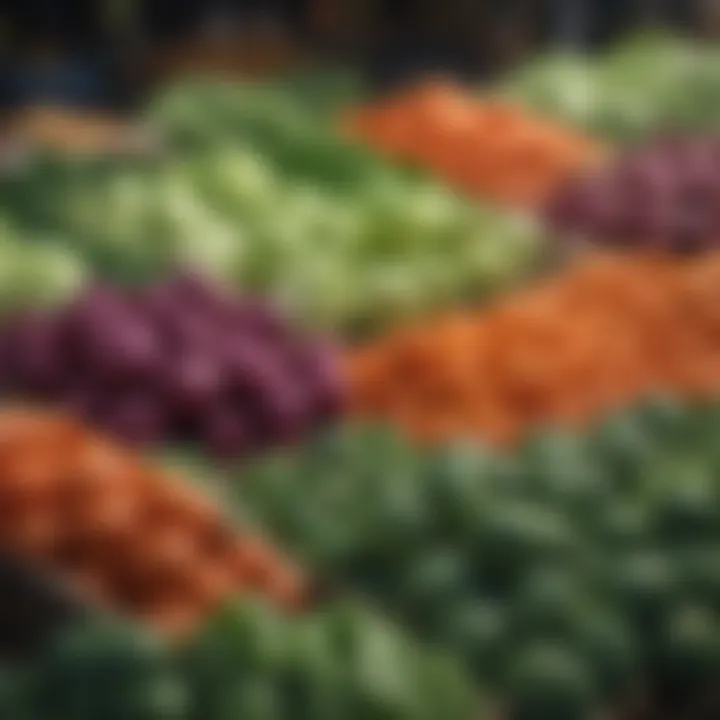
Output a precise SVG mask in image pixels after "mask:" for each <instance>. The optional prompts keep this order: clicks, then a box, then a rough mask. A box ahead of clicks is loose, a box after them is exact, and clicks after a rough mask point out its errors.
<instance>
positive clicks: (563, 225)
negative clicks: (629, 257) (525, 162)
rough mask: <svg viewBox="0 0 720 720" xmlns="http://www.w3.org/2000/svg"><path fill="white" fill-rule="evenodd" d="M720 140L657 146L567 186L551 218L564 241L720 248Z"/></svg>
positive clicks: (679, 141) (553, 202)
mask: <svg viewBox="0 0 720 720" xmlns="http://www.w3.org/2000/svg"><path fill="white" fill-rule="evenodd" d="M719 201H720V138H717V137H706V138H701V137H687V138H671V139H665V140H658V141H656V142H654V143H650V144H649V145H647V146H644V147H642V148H640V149H637V150H634V151H632V152H630V153H628V154H627V155H621V156H620V157H619V158H618V160H617V161H616V162H615V163H614V164H613V165H611V166H610V167H609V168H605V169H603V171H602V172H599V173H591V174H588V175H587V176H585V177H582V178H579V179H577V180H575V181H572V182H570V183H568V184H567V185H566V186H565V187H563V188H561V189H560V190H559V191H558V192H557V193H556V194H555V195H554V196H553V197H552V198H551V199H550V201H549V202H548V205H547V208H546V212H545V214H546V216H547V219H548V220H549V223H550V226H551V227H552V229H553V230H554V231H555V232H556V233H558V234H560V235H562V234H565V235H567V236H571V237H577V238H581V239H582V240H585V241H590V242H595V243H600V244H604V245H611V246H612V245H614V246H619V247H625V248H626V247H641V248H645V249H655V250H661V251H664V250H669V251H676V252H693V251H698V250H707V249H712V248H714V247H717V245H718V244H719V243H720V214H719V213H718V210H717V206H718V202H719Z"/></svg>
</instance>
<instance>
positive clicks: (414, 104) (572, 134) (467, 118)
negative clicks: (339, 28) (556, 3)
mask: <svg viewBox="0 0 720 720" xmlns="http://www.w3.org/2000/svg"><path fill="white" fill-rule="evenodd" d="M344 125H345V128H346V130H347V132H348V133H349V134H350V135H351V136H354V137H357V138H359V139H362V140H364V141H366V142H367V143H368V144H369V145H370V146H372V147H376V148H378V149H379V150H381V151H382V152H384V153H386V154H388V155H389V156H390V157H393V158H397V159H399V160H403V161H406V162H408V163H411V164H413V165H417V166H419V167H422V168H424V169H428V170H430V171H432V172H433V174H434V175H436V176H437V177H440V178H442V179H443V180H445V181H446V182H449V183H450V184H451V185H453V186H454V187H457V188H459V189H461V190H463V191H466V192H468V193H470V194H471V195H472V196H473V197H477V198H481V199H490V200H495V201H501V202H503V203H509V204H512V205H519V206H521V207H528V206H534V205H536V204H537V203H538V202H542V201H543V200H544V199H545V198H546V197H547V195H548V193H550V192H552V190H554V189H555V188H556V187H557V186H558V184H560V183H562V182H563V181H564V180H565V179H566V178H567V177H568V176H569V175H572V174H574V173H575V172H577V170H578V169H580V168H584V167H587V166H588V165H592V164H593V163H595V162H597V161H598V160H599V159H600V157H601V153H600V148H599V146H597V145H596V144H595V143H593V142H592V141H591V140H589V139H587V138H585V137H583V136H582V135H581V134H580V133H578V132H577V131H575V130H574V129H570V128H565V127H561V126H558V125H556V124H555V123H554V122H551V121H548V120H546V119H544V118H540V117H536V116H533V115H531V114H530V113H529V112H528V111H527V110H526V109H524V108H523V107H521V106H516V105H513V104H511V103H508V102H506V101H504V100H489V99H484V100H479V99H476V98H474V97H472V96H471V95H469V94H468V93H467V91H465V90H463V89H461V88H460V87H456V86H454V85H450V84H449V83H446V82H439V83H434V84H433V83H430V84H424V85H420V86H419V87H417V88H414V89H413V90H410V91H408V92H406V93H404V94H402V95H400V96H397V97H391V98H390V99H388V100H382V101H379V102H377V103H375V104H370V105H369V106H366V107H361V108H359V109H357V110H355V111H354V112H350V113H349V114H348V116H347V117H346V118H345V121H344Z"/></svg>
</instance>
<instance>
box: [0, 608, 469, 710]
mask: <svg viewBox="0 0 720 720" xmlns="http://www.w3.org/2000/svg"><path fill="white" fill-rule="evenodd" d="M480 707H481V706H480V705H479V703H478V700H477V699H476V697H475V694H474V691H473V689H472V686H471V684H470V683H469V682H468V680H467V679H466V678H465V676H464V675H463V673H462V672H461V671H460V670H458V669H457V668H456V667H455V666H454V664H453V663H452V662H448V661H446V660H444V659H443V658H440V657H435V656H434V655H433V654H432V653H429V652H428V651H426V650H424V649H423V648H419V647H418V646H416V644H414V643H412V642H411V641H409V640H408V639H407V638H406V637H404V636H403V635H401V634H400V633H398V631H397V630H396V629H394V628H392V627H389V626H388V625H387V624H386V623H383V622H382V621H380V620H379V619H377V618H375V617H374V616H373V615H372V614H371V613H369V612H367V611H364V610H362V609H360V608H357V607H354V606H351V605H341V606H337V607H333V608H329V609H328V610H325V611H323V612H318V613H314V614H312V615H308V616H303V617H292V618H290V617H287V616H284V615H282V614H280V613H277V612H274V611H273V610H272V609H270V608H268V607H265V606H262V605H260V604H258V603H252V602H249V601H244V602H241V603H237V604H235V605H233V606H232V607H230V608H228V609H227V610H225V611H223V612H222V613H221V614H220V615H218V616H217V617H216V618H215V619H213V620H212V621H211V622H210V623H209V625H208V626H207V628H206V629H205V630H204V631H203V632H202V633H201V634H200V635H199V636H198V637H197V638H196V639H194V640H192V641H191V642H190V643H189V644H188V645H187V646H186V647H184V648H181V649H179V650H178V649H172V648H170V647H168V646H167V645H166V644H164V643H162V642H161V641H159V640H158V639H157V638H155V637H154V636H152V635H150V634H148V633H147V632H146V631H143V630H142V629H141V628H138V627H133V626H131V625H128V624H126V623H120V622H117V621H115V620H109V619H106V618H101V617H95V616H91V617H89V618H87V619H85V620H84V621H83V622H80V623H77V624H76V625H73V626H71V627H69V628H68V629H67V630H65V631H63V632H62V633H61V634H60V635H59V636H58V637H56V638H55V639H54V640H53V641H52V642H51V643H50V645H49V646H48V647H47V649H45V651H44V652H43V653H42V654H41V656H40V657H39V658H38V659H36V660H35V661H34V662H33V663H31V664H30V665H29V666H28V667H26V668H23V669H21V670H20V671H15V672H13V673H12V674H9V673H6V674H5V675H4V676H3V685H2V692H1V693H0V711H1V712H2V716H3V717H4V718H8V720H21V718H26V717H27V718H38V719H39V718H42V720H98V718H108V720H240V719H242V720H270V719H271V718H272V719H275V720H291V719H292V720H298V719H304V718H307V719H308V720H310V719H312V720H364V719H365V718H380V717H382V718H387V720H445V719H446V718H453V719H457V720H475V718H478V717H480V718H482V717H483V714H482V713H478V711H479V710H480Z"/></svg>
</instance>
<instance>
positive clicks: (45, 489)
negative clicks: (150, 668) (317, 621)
mask: <svg viewBox="0 0 720 720" xmlns="http://www.w3.org/2000/svg"><path fill="white" fill-rule="evenodd" d="M0 551H2V552H9V553H15V554H16V555H17V556H18V557H21V558H25V559H29V560H31V561H32V562H33V563H35V564H36V565H37V566H38V567H39V568H43V569H44V570H46V571H49V572H50V573H51V575H52V576H53V577H55V578H57V579H58V580H59V581H60V582H62V583H66V584H67V585H68V586H69V587H70V588H73V589H75V590H78V591H79V592H80V593H81V594H83V595H84V596H85V597H86V598H87V599H89V600H91V601H92V602H96V603H99V604H101V605H102V606H105V607H109V608H112V609H115V610H118V611H120V612H122V613H125V614H128V615H130V616H132V617H137V618H141V619H147V620H148V621H150V622H151V623H153V624H155V625H156V626H157V627H158V629H160V630H161V631H164V632H167V633H169V634H171V635H174V634H175V633H184V632H185V631H187V630H190V629H192V627H193V626H194V625H195V623H196V622H197V621H199V620H201V619H202V617H204V616H205V614H206V613H208V612H210V611H212V609H213V608H214V607H215V606H217V605H218V603H221V602H223V601H224V600H226V599H227V597H228V596H229V595H232V594H233V593H235V592H238V591H242V590H247V591H253V592H259V593H262V594H264V595H265V596H267V597H269V598H271V599H273V600H275V601H277V602H279V603H280V604H281V605H282V606H285V607H294V606H295V605H296V603H298V602H299V601H300V599H301V596H302V581H301V579H300V578H299V576H298V575H297V574H296V573H295V572H294V570H292V569H291V568H290V567H289V566H285V565H284V563H283V562H282V561H281V560H280V558H279V557H278V556H276V555H275V553H274V552H273V550H272V549H270V548H269V547H268V546H266V545H265V544H263V543H262V542H260V541H258V540H257V539H256V538H253V537H249V536H246V535H244V534H240V533H239V532H238V531H236V530H235V529H233V528H231V527H230V526H228V524H226V522H225V519H224V518H223V517H222V516H221V513H220V512H219V510H218V509H217V508H216V507H215V506H214V505H213V504H212V503H211V502H209V501H208V500H207V499H206V498H205V496H204V495H203V493H201V492H199V491H196V490H195V489H194V488H190V487H189V486H187V485H185V483H184V482H182V481H175V479H174V478H173V477H172V476H170V475H169V474H167V473H164V472H162V471H160V470H157V469H153V468H151V467H149V466H148V465H147V464H145V463H143V462H142V461H141V459H140V458H139V457H137V456H135V455H134V454H132V453H130V452H126V451H124V450H123V449H121V448H119V447H117V446H115V445H114V444H113V443H111V442H109V441H107V440H105V439H104V438H101V437H98V436H96V435H94V434H92V433H90V432H88V431H87V430H85V429H84V428H83V427H81V426H80V425H78V424H76V423H75V422H73V421H71V420H68V419H66V418H64V417H61V416H57V415H46V414H42V413H36V412H32V411H27V410H12V411H11V410H6V411H3V412H0Z"/></svg>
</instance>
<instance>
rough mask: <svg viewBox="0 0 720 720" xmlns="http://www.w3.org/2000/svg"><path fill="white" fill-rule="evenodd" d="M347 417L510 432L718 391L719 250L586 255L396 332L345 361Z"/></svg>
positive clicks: (411, 429) (438, 435)
mask: <svg viewBox="0 0 720 720" xmlns="http://www.w3.org/2000/svg"><path fill="white" fill-rule="evenodd" d="M347 362H348V368H349V376H350V378H351V385H352V390H351V396H352V405H353V409H354V412H355V413H356V414H358V415H360V416H365V417H373V418H380V419H390V420H392V421H395V422H398V423H399V424H400V425H401V426H402V427H403V428H404V429H405V430H407V431H408V433H409V434H410V435H412V436H414V437H416V438H417V439H418V440H420V441H422V442H428V441H436V440H444V439H448V438H450V437H452V436H453V435H457V434H459V435H464V436H472V437H479V438H482V439H484V440H488V441H491V442H495V443H500V444H502V443H507V442H512V441H514V440H516V439H517V438H518V437H519V435H521V434H522V433H523V432H524V431H526V430H527V429H528V428H529V427H531V426H533V425H534V424H536V423H540V422H562V423H571V424H577V423H585V422H587V421H589V420H590V419H591V418H592V417H594V416H596V415H598V414H600V413H602V412H605V411H609V410H612V409H614V408H616V407H618V406H620V405H622V404H624V403H627V402H629V401H632V400H635V399H637V398H638V397H642V396H645V395H650V394H652V393H653V392H656V391H664V392H672V393H676V394H678V395H680V396H682V397H688V398H694V397H696V396H700V397H708V396H715V395H717V394H718V393H719V392H720V253H715V254H712V255H709V256H705V257H703V258H699V259H685V260H678V259H670V258H663V257H651V256H640V255H622V256H621V255H617V256H616V255H604V254H603V255H595V256H593V257H591V258H587V259H586V260H585V261H584V262H582V264H579V265H577V266H575V267H572V268H569V269H568V270H566V271H565V273H564V274H562V275H560V276H558V277H555V278H551V279H549V280H546V281H544V282H543V283H542V284H540V285H537V286H534V287H531V288H529V289H525V290H523V291H520V292H519V293H518V294H515V295H513V296H510V297H508V298H505V299H504V300H502V301H501V302H499V303H498V304H497V305H495V306H494V307H492V308H490V309H488V310H486V311H482V312H481V311H462V312H457V313H455V314H449V315H446V316H444V317H440V318H437V319H435V320H433V321H430V322H427V323H425V324H418V325H414V326H412V327H402V328H399V329H397V330H395V331H393V332H391V333H390V334H388V335H387V336H385V337H384V338H381V339H379V340H376V341H374V342H373V343H371V344H370V345H368V346H366V347H361V348H359V349H354V350H351V351H350V352H349V354H348V358H347Z"/></svg>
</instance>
